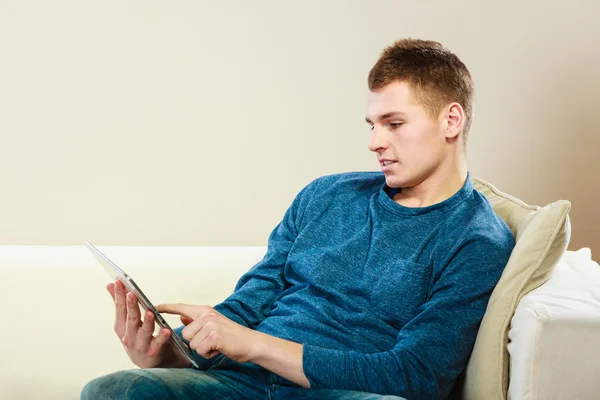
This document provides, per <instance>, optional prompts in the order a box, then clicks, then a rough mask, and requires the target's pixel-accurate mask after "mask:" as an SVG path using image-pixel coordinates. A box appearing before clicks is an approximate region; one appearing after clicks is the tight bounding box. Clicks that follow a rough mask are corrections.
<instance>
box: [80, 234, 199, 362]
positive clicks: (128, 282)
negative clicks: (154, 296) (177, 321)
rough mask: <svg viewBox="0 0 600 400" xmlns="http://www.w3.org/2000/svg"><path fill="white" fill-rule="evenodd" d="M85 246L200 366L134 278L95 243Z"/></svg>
mask: <svg viewBox="0 0 600 400" xmlns="http://www.w3.org/2000/svg"><path fill="white" fill-rule="evenodd" d="M85 247H87V248H88V250H90V251H91V252H92V254H93V255H94V256H95V257H96V259H97V260H98V262H99V263H100V264H101V265H102V266H103V267H104V270H105V271H106V272H107V273H108V275H109V276H110V277H111V279H112V280H113V281H114V280H115V279H118V280H120V281H121V282H122V283H123V285H124V286H125V289H126V290H127V292H133V293H135V295H136V296H137V298H138V300H139V302H140V303H141V304H142V307H143V308H144V309H145V310H150V311H152V313H154V316H155V319H154V320H155V321H156V323H157V324H158V325H159V326H160V327H161V328H167V329H169V330H170V331H171V338H170V339H169V340H170V341H171V342H172V343H173V344H174V345H175V348H176V349H177V350H179V351H180V352H181V353H182V354H183V355H184V356H185V357H186V358H187V359H188V360H189V361H190V362H191V363H192V365H193V366H194V367H196V368H198V364H197V363H196V361H195V360H194V355H193V353H192V351H191V350H190V348H189V347H188V345H187V344H186V343H185V342H184V341H183V340H181V338H180V337H179V336H178V335H176V334H175V332H173V329H171V327H170V326H169V324H168V323H167V321H165V319H164V318H163V317H162V315H160V313H159V312H158V311H157V310H156V308H155V307H154V306H153V305H152V303H151V302H150V300H148V297H146V295H145V294H144V292H142V290H141V289H140V288H139V287H138V285H136V284H135V282H134V281H133V279H131V277H129V275H127V274H126V273H125V271H123V270H122V269H121V268H119V267H117V265H116V264H115V263H114V262H112V261H111V260H109V259H108V257H106V256H105V255H104V254H102V253H101V252H100V250H98V249H97V248H96V247H95V246H94V245H93V244H91V243H90V242H85Z"/></svg>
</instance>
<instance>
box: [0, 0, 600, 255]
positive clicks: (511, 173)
mask: <svg viewBox="0 0 600 400" xmlns="http://www.w3.org/2000/svg"><path fill="white" fill-rule="evenodd" d="M432 3H435V2H412V1H410V2H409V1H406V2H402V1H373V0H370V1H358V0H354V1H342V0H337V1H333V0H329V1H327V0H311V1H306V0H304V1H301V2H292V1H275V0H272V1H242V0H239V1H198V0H194V1H191V0H190V1H148V0H143V1H142V0H138V1H128V2H127V1H122V0H110V1H95V2H92V1H79V0H72V1H67V0H55V1H52V2H49V1H44V0H32V1H25V0H14V1H13V0H10V1H6V0H0V135H1V138H2V141H1V142H0V182H1V184H2V196H1V200H0V202H1V204H2V206H1V207H0V244H40V245H42V244H48V245H50V244H61V245H67V244H70V245H71V244H81V243H83V241H85V240H90V241H92V242H95V243H98V244H101V245H262V244H265V243H266V238H267V236H268V234H269V233H270V231H271V230H272V228H273V227H274V226H275V225H276V224H277V223H278V221H279V220H280V218H281V217H282V215H283V213H284V211H285V209H286V208H287V206H288V205H289V203H290V202H291V200H292V199H293V197H294V195H295V194H296V193H297V192H298V191H299V190H300V189H301V188H302V187H303V186H304V185H305V184H307V183H308V182H309V181H310V180H311V179H313V178H315V177H317V176H320V175H323V174H329V173H335V172H341V171H351V170H376V169H378V165H377V163H376V162H375V158H374V156H373V155H372V154H371V153H370V152H369V151H368V149H367V144H368V139H369V131H368V130H367V127H366V124H365V123H364V113H365V105H366V94H367V89H366V75H367V73H368V71H369V69H370V67H371V66H372V65H373V63H374V62H375V60H376V59H377V57H378V55H379V52H380V51H381V50H382V49H383V48H384V47H385V46H387V45H389V44H391V43H392V42H393V41H394V40H395V39H397V38H400V37H405V36H412V37H420V38H429V39H434V40H438V41H441V42H442V43H444V44H445V45H446V46H448V47H449V48H450V49H452V50H453V51H454V52H456V53H457V54H458V55H459V56H460V57H461V58H462V59H463V61H465V63H466V64H467V66H468V67H469V68H470V70H471V72H472V74H473V77H474V79H475V83H476V87H477V103H476V117H475V122H474V124H473V127H472V131H471V135H470V146H469V167H470V170H471V173H472V174H473V175H475V176H480V177H482V178H484V179H487V180H489V181H491V182H493V183H494V184H496V185H497V186H498V187H499V188H500V189H502V190H505V191H507V192H509V193H511V194H513V195H515V196H517V197H520V198H521V199H523V200H524V201H527V202H529V203H534V204H540V205H543V204H546V203H548V202H551V201H554V200H557V199H568V200H570V201H571V202H572V204H573V210H572V212H571V218H572V223H573V235H572V244H571V249H577V248H580V247H584V246H585V247H591V248H592V250H595V249H597V250H596V251H600V233H599V232H600V229H599V228H598V226H599V225H600V213H599V212H598V211H597V210H598V208H597V206H596V199H597V198H598V197H599V195H600V185H599V184H600V168H599V167H598V166H597V165H596V159H597V157H596V154H598V153H599V150H600V132H599V128H598V123H597V121H596V120H597V115H598V110H600V74H599V73H598V71H600V24H597V21H596V18H597V16H598V15H600V5H598V4H599V3H598V2H596V1H588V2H584V1H579V2H578V1H571V2H567V1H564V2H563V1H560V2H559V1H550V2H548V1H528V2H527V1H515V0H511V1H504V2H494V3H492V2H481V1H457V2H454V3H453V2H438V3H436V5H435V6H433V5H432Z"/></svg>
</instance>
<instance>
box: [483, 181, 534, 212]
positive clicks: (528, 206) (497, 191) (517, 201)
mask: <svg viewBox="0 0 600 400" xmlns="http://www.w3.org/2000/svg"><path fill="white" fill-rule="evenodd" d="M473 179H474V180H476V181H477V182H479V183H480V184H482V185H483V186H486V187H487V188H488V189H490V190H491V191H492V192H494V194H496V195H498V196H500V197H502V198H505V199H507V200H511V201H512V202H514V203H515V204H517V205H518V206H520V207H522V208H524V209H526V210H530V211H536V210H539V209H540V207H539V206H533V205H531V204H527V203H525V202H524V201H523V200H520V199H517V198H516V197H513V196H511V195H510V194H508V193H504V192H503V191H501V190H500V189H498V188H497V187H495V186H494V185H492V184H491V183H489V182H486V181H484V180H483V179H481V178H477V177H473Z"/></svg>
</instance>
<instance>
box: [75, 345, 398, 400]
mask: <svg viewBox="0 0 600 400" xmlns="http://www.w3.org/2000/svg"><path fill="white" fill-rule="evenodd" d="M81 399H82V400H92V399H93V400H105V399H128V400H141V399H145V400H150V399H161V400H163V399H178V400H179V399H197V400H206V399H219V400H229V399H231V400H234V399H235V400H239V399H247V400H254V399H260V400H317V399H319V400H333V399H339V400H392V399H394V400H404V399H403V398H401V397H397V396H382V395H378V394H373V393H365V392H355V391H349V390H330V389H305V388H302V387H300V386H298V385H296V384H295V383H293V382H290V381H288V380H287V379H284V378H282V377H280V376H278V375H276V374H274V373H272V372H270V371H268V370H266V369H264V368H262V367H260V366H258V365H255V364H251V363H244V364H240V363H236V362H234V361H231V360H229V359H228V358H226V357H222V356H221V359H220V360H218V362H217V363H216V364H215V366H214V367H211V368H209V369H208V370H206V371H199V370H196V369H192V368H174V369H163V368H150V369H133V370H128V371H119V372H115V373H112V374H109V375H105V376H102V377H99V378H96V379H94V380H93V381H91V382H89V383H88V384H87V385H86V386H85V387H84V388H83V391H82V392H81Z"/></svg>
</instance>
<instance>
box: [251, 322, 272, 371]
mask: <svg viewBox="0 0 600 400" xmlns="http://www.w3.org/2000/svg"><path fill="white" fill-rule="evenodd" d="M251 332H252V333H253V334H254V335H255V337H254V338H253V339H252V341H251V343H252V346H251V348H250V354H249V355H248V358H249V361H250V362H251V363H254V364H258V363H260V362H261V361H264V358H265V357H266V356H267V355H268V354H269V351H268V349H269V339H274V338H273V337H272V336H269V335H267V334H265V333H262V332H258V331H255V330H251Z"/></svg>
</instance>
